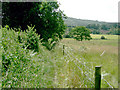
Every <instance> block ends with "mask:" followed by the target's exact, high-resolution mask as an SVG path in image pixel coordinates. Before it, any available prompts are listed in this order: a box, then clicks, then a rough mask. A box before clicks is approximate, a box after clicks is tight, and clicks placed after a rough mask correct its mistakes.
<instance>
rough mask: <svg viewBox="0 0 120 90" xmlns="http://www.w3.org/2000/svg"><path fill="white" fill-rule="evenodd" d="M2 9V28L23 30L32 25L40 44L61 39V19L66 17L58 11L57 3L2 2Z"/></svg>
mask: <svg viewBox="0 0 120 90" xmlns="http://www.w3.org/2000/svg"><path fill="white" fill-rule="evenodd" d="M2 8H3V11H2V12H3V19H2V21H3V24H2V25H3V26H5V25H6V24H7V25H9V26H10V27H12V28H13V27H14V28H19V27H21V29H22V30H25V29H27V25H31V24H32V25H35V27H34V28H35V29H36V33H38V34H39V35H40V38H41V39H42V42H45V43H46V42H48V43H49V40H51V42H53V40H55V41H56V40H59V39H62V35H63V34H64V30H65V25H64V21H63V18H65V17H66V16H65V14H63V12H62V11H61V10H60V9H59V4H58V2H15V3H14V2H4V3H3V7H2ZM56 38H57V39H56ZM49 44H50V43H49ZM51 44H52V43H51Z"/></svg>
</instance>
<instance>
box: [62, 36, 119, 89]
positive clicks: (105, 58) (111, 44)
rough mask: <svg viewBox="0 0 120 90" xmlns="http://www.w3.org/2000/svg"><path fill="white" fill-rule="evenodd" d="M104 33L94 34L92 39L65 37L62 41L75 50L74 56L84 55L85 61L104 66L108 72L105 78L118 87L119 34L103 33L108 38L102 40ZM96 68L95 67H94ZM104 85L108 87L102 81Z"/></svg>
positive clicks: (103, 69) (103, 68) (104, 70)
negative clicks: (77, 39) (79, 39)
mask: <svg viewBox="0 0 120 90" xmlns="http://www.w3.org/2000/svg"><path fill="white" fill-rule="evenodd" d="M101 36H102V35H92V38H93V39H92V40H91V41H82V42H81V41H76V40H74V39H69V38H64V39H63V40H62V41H61V43H62V44H65V45H66V46H69V47H71V48H72V49H73V50H74V56H78V58H81V57H83V58H84V62H88V63H90V64H92V66H93V67H95V66H102V73H107V74H106V76H104V78H106V80H107V81H108V82H109V83H110V84H111V85H113V87H118V36H117V35H103V36H105V37H106V38H107V40H101V39H100V37H101ZM93 69H94V68H93ZM102 87H103V88H105V87H107V86H106V85H105V84H104V83H102Z"/></svg>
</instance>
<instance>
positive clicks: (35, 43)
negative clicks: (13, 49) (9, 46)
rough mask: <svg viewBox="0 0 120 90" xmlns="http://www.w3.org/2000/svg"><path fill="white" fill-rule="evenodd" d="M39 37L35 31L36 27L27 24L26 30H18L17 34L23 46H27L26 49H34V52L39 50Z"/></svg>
mask: <svg viewBox="0 0 120 90" xmlns="http://www.w3.org/2000/svg"><path fill="white" fill-rule="evenodd" d="M20 33H21V34H20ZM39 38H40V36H39V35H38V34H37V33H36V29H34V27H30V26H28V29H27V30H26V32H22V31H19V35H18V40H19V42H20V43H24V46H23V47H27V49H31V50H34V51H35V52H38V51H39Z"/></svg>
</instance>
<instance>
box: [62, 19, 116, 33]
mask: <svg viewBox="0 0 120 90" xmlns="http://www.w3.org/2000/svg"><path fill="white" fill-rule="evenodd" d="M64 22H65V24H66V25H67V27H68V28H67V29H66V33H69V31H70V30H71V29H72V28H73V27H75V26H85V27H86V28H88V29H90V30H91V33H93V34H116V35H117V34H118V30H117V27H118V23H112V22H102V21H97V20H96V21H95V20H84V19H76V18H71V17H68V18H67V19H64Z"/></svg>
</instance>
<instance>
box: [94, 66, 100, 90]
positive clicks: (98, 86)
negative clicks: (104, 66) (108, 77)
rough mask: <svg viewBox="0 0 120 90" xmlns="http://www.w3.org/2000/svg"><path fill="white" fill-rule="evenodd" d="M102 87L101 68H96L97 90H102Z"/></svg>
mask: <svg viewBox="0 0 120 90" xmlns="http://www.w3.org/2000/svg"><path fill="white" fill-rule="evenodd" d="M100 87H101V67H100V66H96V67H95V90H100Z"/></svg>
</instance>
